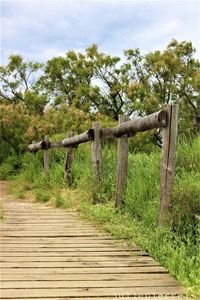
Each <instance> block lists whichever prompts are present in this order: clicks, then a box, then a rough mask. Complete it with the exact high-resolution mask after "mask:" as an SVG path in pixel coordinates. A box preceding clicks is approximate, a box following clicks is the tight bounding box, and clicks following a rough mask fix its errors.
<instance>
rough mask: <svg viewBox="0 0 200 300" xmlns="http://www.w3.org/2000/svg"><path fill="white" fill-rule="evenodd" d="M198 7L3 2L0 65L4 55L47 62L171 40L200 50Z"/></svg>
mask: <svg viewBox="0 0 200 300" xmlns="http://www.w3.org/2000/svg"><path fill="white" fill-rule="evenodd" d="M198 9H199V6H198V1H192V0H190V1H189V0H188V1H187V0H180V1H179V0H176V1H175V0H168V1H161V0H146V1H144V0H143V1H139V0H138V1H117V0H114V1H106V2H105V1H95V0H93V1H92V0H90V1H84V0H82V1H66V0H63V1H62V0H61V1H55V0H52V1H51V0H49V1H39V0H38V1H37V0H35V1H33V0H30V1H18V0H16V1H13V0H12V1H9V0H7V1H2V61H3V62H4V63H5V62H6V59H7V56H8V54H10V53H16V52H17V53H22V54H23V55H25V57H27V58H29V59H33V60H36V59H39V60H46V59H49V58H50V57H51V56H54V55H60V54H63V53H65V52H67V51H68V50H69V49H85V48H86V47H87V46H89V45H90V44H92V43H97V44H98V45H99V46H100V49H102V50H103V51H107V52H109V53H111V54H117V55H120V54H122V51H123V50H124V49H127V48H136V47H139V48H140V49H141V50H142V51H150V50H155V49H157V48H158V49H161V48H164V47H165V46H166V45H167V44H168V43H169V41H170V40H171V39H172V38H176V39H178V40H191V41H192V42H193V43H194V46H195V47H197V48H198V51H199V50H200V49H199V45H200V41H199V36H200V29H199V20H200V15H199V11H198Z"/></svg>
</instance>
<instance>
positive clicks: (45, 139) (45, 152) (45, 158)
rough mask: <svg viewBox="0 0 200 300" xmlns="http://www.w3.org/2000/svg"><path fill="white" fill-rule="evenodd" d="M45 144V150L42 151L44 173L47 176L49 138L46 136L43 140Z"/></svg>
mask: <svg viewBox="0 0 200 300" xmlns="http://www.w3.org/2000/svg"><path fill="white" fill-rule="evenodd" d="M44 141H45V144H46V145H47V148H46V149H45V150H44V173H45V175H46V176H47V175H48V173H49V150H48V148H49V147H48V145H49V136H48V135H46V136H45V138H44Z"/></svg>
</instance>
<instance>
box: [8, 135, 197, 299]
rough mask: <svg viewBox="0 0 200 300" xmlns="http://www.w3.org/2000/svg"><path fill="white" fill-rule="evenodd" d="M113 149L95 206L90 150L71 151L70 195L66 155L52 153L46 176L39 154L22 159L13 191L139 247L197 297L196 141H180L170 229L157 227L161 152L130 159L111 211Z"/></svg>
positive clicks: (107, 148) (106, 150) (106, 153)
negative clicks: (122, 193)
mask: <svg viewBox="0 0 200 300" xmlns="http://www.w3.org/2000/svg"><path fill="white" fill-rule="evenodd" d="M115 148H116V143H112V144H109V143H105V145H104V147H103V168H102V172H101V183H100V189H99V194H98V198H99V202H98V203H97V204H96V205H93V204H92V167H91V166H92V162H91V153H90V151H91V149H90V144H84V145H80V146H79V147H78V149H75V150H74V157H73V169H72V178H73V185H72V187H71V189H69V188H68V187H67V184H66V182H65V181H64V180H63V174H64V158H65V151H66V150H65V149H60V150H58V149H52V150H51V151H50V172H49V176H48V177H45V176H44V173H43V170H42V152H38V153H37V154H36V155H35V157H34V159H33V160H32V162H31V163H30V160H29V155H28V154H26V155H25V156H24V157H23V159H22V167H21V171H20V173H19V175H17V177H15V179H14V181H13V183H12V185H13V186H15V187H14V190H16V187H17V189H18V190H19V186H20V193H24V194H26V192H30V191H32V192H33V194H34V195H35V198H36V199H37V200H39V201H42V202H46V201H48V200H50V199H51V200H52V201H54V203H55V205H56V206H57V207H63V208H71V207H76V208H78V209H79V210H80V212H81V213H82V215H83V217H85V218H88V219H90V220H92V221H94V222H97V223H98V224H99V226H102V227H103V228H104V229H105V230H106V231H108V232H111V234H112V235H113V236H115V237H116V238H120V239H125V240H127V241H128V242H129V243H130V244H134V243H137V244H139V245H141V247H142V248H143V249H144V250H146V251H148V252H149V253H150V254H151V255H152V256H153V257H154V258H155V259H156V260H158V261H159V262H160V263H161V264H162V265H163V266H164V267H165V268H166V269H167V270H169V272H170V274H171V275H172V276H174V277H176V278H177V279H178V280H179V282H180V283H181V284H182V285H184V286H185V287H186V288H187V291H188V292H189V293H190V295H195V296H199V297H200V281H199V278H200V266H199V261H200V252H199V251H198V250H199V249H198V244H199V242H200V240H199V238H200V224H199V222H200V221H199V219H198V217H196V216H197V215H199V213H200V185H199V177H200V165H199V161H200V138H196V139H194V140H193V141H184V140H182V141H181V142H180V143H179V145H178V152H177V166H176V177H175V184H174V191H173V202H172V206H171V209H170V220H171V221H170V223H169V224H168V226H166V227H165V228H160V227H158V225H157V221H158V212H159V184H160V183H159V173H160V171H159V169H160V165H159V164H160V155H161V152H160V150H159V149H157V148H153V149H152V152H151V153H146V152H143V153H142V152H137V153H134V152H132V153H130V154H129V168H128V182H127V189H126V197H125V206H124V207H123V209H122V210H116V209H115V207H114V194H115V185H116V183H115V180H116V150H115Z"/></svg>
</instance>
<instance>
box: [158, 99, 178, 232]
mask: <svg viewBox="0 0 200 300" xmlns="http://www.w3.org/2000/svg"><path fill="white" fill-rule="evenodd" d="M167 116H168V122H167V127H165V128H164V129H163V148H162V158H161V167H160V212H159V225H161V226H162V225H164V224H165V223H166V222H167V221H168V220H167V219H168V212H169V207H170V203H171V197H172V188H173V182H174V175H175V164H176V142H177V135H178V105H176V104H171V105H168V107H167Z"/></svg>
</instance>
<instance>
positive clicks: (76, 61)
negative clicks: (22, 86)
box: [39, 51, 93, 111]
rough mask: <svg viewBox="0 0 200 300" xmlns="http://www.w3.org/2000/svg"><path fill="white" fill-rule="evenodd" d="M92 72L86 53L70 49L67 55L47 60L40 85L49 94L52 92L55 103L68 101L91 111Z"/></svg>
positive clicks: (69, 103)
mask: <svg viewBox="0 0 200 300" xmlns="http://www.w3.org/2000/svg"><path fill="white" fill-rule="evenodd" d="M92 74H93V73H92V68H91V64H90V62H88V61H87V60H86V59H85V55H84V54H81V53H76V52H75V51H69V52H67V53H66V55H65V57H61V56H60V57H54V58H53V59H51V60H49V61H47V63H46V65H45V69H44V75H43V76H42V77H41V78H40V80H39V85H40V87H41V88H43V89H44V90H45V92H46V93H47V94H48V93H50V94H51V98H52V102H53V103H54V105H60V104H61V103H67V104H68V105H70V106H71V105H74V106H75V107H76V108H81V109H82V110H84V111H89V109H90V102H89V98H88V97H89V87H90V84H91V78H92Z"/></svg>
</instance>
